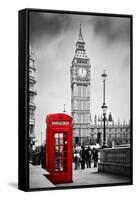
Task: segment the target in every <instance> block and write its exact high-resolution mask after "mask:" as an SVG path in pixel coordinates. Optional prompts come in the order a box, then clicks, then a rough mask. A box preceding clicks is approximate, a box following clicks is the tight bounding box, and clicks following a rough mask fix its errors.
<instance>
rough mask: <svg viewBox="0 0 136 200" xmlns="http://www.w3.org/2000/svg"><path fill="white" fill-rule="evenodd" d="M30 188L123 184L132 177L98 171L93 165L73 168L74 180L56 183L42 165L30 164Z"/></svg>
mask: <svg viewBox="0 0 136 200" xmlns="http://www.w3.org/2000/svg"><path fill="white" fill-rule="evenodd" d="M29 169H30V185H29V186H30V188H31V189H32V188H33V189H34V188H51V187H52V188H53V187H67V186H80V185H97V184H121V183H129V182H130V179H129V178H127V177H124V176H118V175H113V174H108V173H101V172H98V169H97V168H94V167H93V166H92V167H91V168H86V169H84V170H81V169H79V170H74V169H73V182H72V183H65V184H64V183H63V184H56V185H54V184H53V183H52V182H50V181H49V180H48V179H47V177H46V175H49V173H48V172H47V171H46V170H44V169H42V168H41V166H32V165H30V168H29Z"/></svg>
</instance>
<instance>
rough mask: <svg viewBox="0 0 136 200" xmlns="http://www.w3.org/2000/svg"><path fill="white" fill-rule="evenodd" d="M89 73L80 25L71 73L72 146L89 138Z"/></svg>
mask: <svg viewBox="0 0 136 200" xmlns="http://www.w3.org/2000/svg"><path fill="white" fill-rule="evenodd" d="M90 71H91V65H90V61H89V58H88V57H87V54H86V50H85V42H84V39H83V35H82V31H81V24H80V31H79V37H78V40H77V43H76V50H75V56H74V58H73V61H72V65H71V69H70V73H71V114H72V117H73V136H74V144H80V145H83V144H87V143H88V141H89V138H90V131H89V130H90V129H89V125H90Z"/></svg>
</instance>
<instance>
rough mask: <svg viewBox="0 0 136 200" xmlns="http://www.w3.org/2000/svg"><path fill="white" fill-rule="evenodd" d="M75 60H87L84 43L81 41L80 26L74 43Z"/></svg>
mask: <svg viewBox="0 0 136 200" xmlns="http://www.w3.org/2000/svg"><path fill="white" fill-rule="evenodd" d="M75 58H77V59H78V58H79V59H88V57H87V55H86V50H85V42H84V39H83V34H82V29H81V24H80V28H79V36H78V40H77V42H76V51H75Z"/></svg>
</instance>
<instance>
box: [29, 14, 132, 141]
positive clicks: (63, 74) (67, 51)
mask: <svg viewBox="0 0 136 200" xmlns="http://www.w3.org/2000/svg"><path fill="white" fill-rule="evenodd" d="M80 23H81V24H82V33H83V37H84V41H85V43H86V45H85V46H86V51H87V55H88V57H89V58H90V62H91V115H92V117H93V116H94V115H95V114H97V115H100V114H101V113H102V110H101V106H102V101H103V99H102V78H101V74H102V72H103V69H105V70H106V72H107V74H108V77H107V80H106V103H107V105H108V113H109V112H111V113H112V115H113V118H114V119H115V120H116V121H117V120H118V119H119V118H120V120H126V121H128V120H129V116H130V39H129V37H130V36H129V33H130V19H129V18H120V17H102V16H88V15H86V16H85V15H84V16H83V15H82V16H81V15H68V14H51V13H38V12H35V13H31V15H30V43H31V47H32V51H33V52H34V54H35V60H36V68H37V71H36V79H37V84H36V89H37V93H38V95H37V96H36V100H35V102H36V105H37V108H36V129H35V130H36V135H37V138H40V132H41V131H42V132H43V134H44V135H45V118H46V115H47V114H48V113H56V112H57V113H59V112H62V111H63V105H64V103H65V104H66V110H67V113H68V114H71V104H70V103H71V90H70V66H71V62H72V59H73V57H74V52H75V44H76V41H77V39H78V34H79V24H80Z"/></svg>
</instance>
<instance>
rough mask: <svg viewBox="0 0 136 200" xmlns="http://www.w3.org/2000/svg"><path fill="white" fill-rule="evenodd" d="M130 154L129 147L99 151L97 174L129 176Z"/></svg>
mask: <svg viewBox="0 0 136 200" xmlns="http://www.w3.org/2000/svg"><path fill="white" fill-rule="evenodd" d="M130 153H131V151H130V147H118V148H107V149H101V150H100V163H99V164H98V172H107V173H113V174H118V175H123V176H130V173H131V165H130V158H131V156H130Z"/></svg>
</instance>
